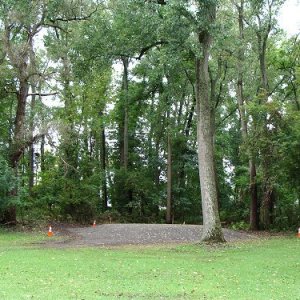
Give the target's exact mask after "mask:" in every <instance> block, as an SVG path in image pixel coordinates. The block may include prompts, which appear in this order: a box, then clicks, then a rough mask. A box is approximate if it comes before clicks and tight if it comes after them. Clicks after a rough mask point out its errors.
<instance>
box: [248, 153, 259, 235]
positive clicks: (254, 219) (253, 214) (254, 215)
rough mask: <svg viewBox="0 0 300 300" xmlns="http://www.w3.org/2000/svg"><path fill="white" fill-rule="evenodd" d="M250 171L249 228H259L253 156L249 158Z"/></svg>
mask: <svg viewBox="0 0 300 300" xmlns="http://www.w3.org/2000/svg"><path fill="white" fill-rule="evenodd" d="M249 172H250V198H251V202H250V229H251V230H258V229H259V201H258V195H257V183H256V166H255V161H254V159H253V158H250V160H249Z"/></svg>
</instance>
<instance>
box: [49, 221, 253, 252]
mask: <svg viewBox="0 0 300 300" xmlns="http://www.w3.org/2000/svg"><path fill="white" fill-rule="evenodd" d="M58 230H59V231H57V234H58V235H61V236H62V237H65V238H63V239H62V240H60V241H55V240H53V241H49V243H47V244H49V245H51V246H57V247H59V246H61V247H64V246H70V247H74V246H75V247H76V246H114V245H151V244H173V243H196V242H199V241H200V238H201V233H202V226H201V225H173V224H172V225H169V224H103V225H97V226H96V227H92V226H90V227H64V228H62V229H61V228H60V229H58ZM54 232H55V228H54ZM223 232H224V235H225V239H226V240H227V241H229V242H231V241H237V240H245V239H253V238H255V236H254V235H252V234H248V233H245V232H239V231H233V230H229V229H223Z"/></svg>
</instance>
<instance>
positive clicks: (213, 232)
mask: <svg viewBox="0 0 300 300" xmlns="http://www.w3.org/2000/svg"><path fill="white" fill-rule="evenodd" d="M206 6H207V7H206V9H207V10H208V12H207V15H209V16H211V17H212V20H211V21H212V22H213V21H214V19H215V10H216V6H215V4H207V5H206ZM198 37H199V43H200V45H201V46H202V53H201V54H202V55H201V57H200V58H198V57H197V58H196V100H197V141H198V161H199V176H200V186H201V199H202V213H203V235H202V241H210V242H224V241H225V239H224V236H223V232H222V228H221V222H220V217H219V210H218V196H217V185H216V176H215V160H214V142H213V128H212V120H211V117H212V114H211V109H212V107H211V103H210V97H209V74H208V58H209V49H210V44H211V40H212V39H211V36H210V33H209V32H208V30H204V31H203V32H201V33H199V35H198Z"/></svg>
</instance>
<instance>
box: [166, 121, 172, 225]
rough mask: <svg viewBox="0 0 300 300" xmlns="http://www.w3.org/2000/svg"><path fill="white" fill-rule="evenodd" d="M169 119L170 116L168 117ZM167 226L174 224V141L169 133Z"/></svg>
mask: <svg viewBox="0 0 300 300" xmlns="http://www.w3.org/2000/svg"><path fill="white" fill-rule="evenodd" d="M167 118H168V119H169V116H168V117H167ZM167 165H168V166H167V215H166V222H167V224H172V141H171V133H170V132H168V158H167Z"/></svg>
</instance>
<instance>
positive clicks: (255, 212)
mask: <svg viewBox="0 0 300 300" xmlns="http://www.w3.org/2000/svg"><path fill="white" fill-rule="evenodd" d="M237 9H238V22H239V40H240V42H241V44H242V45H241V46H240V47H239V50H238V63H237V73H238V81H237V101H238V108H239V114H240V120H241V133H242V139H243V142H244V143H245V142H246V140H247V137H248V124H247V118H246V109H245V99H244V78H243V67H244V49H243V42H244V0H241V2H240V6H237ZM252 156H253V155H252ZM249 181H250V187H249V192H250V229H251V230H258V229H259V203H258V195H257V182H256V165H255V160H254V158H253V157H251V158H249Z"/></svg>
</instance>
